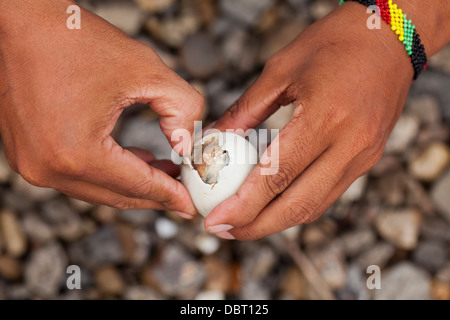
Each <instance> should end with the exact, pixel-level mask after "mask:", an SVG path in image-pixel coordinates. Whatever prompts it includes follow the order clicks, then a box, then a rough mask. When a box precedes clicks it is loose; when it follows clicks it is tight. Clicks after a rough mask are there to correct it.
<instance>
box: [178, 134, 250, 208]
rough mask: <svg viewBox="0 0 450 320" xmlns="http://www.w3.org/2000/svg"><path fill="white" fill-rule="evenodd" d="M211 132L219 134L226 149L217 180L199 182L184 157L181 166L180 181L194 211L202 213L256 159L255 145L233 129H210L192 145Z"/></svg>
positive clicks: (235, 183)
mask: <svg viewBox="0 0 450 320" xmlns="http://www.w3.org/2000/svg"><path fill="white" fill-rule="evenodd" d="M213 136H216V137H217V138H219V146H220V147H221V148H222V149H223V150H226V151H227V152H228V156H229V160H230V161H229V164H228V165H227V166H225V167H223V168H222V169H221V170H220V171H219V176H218V180H217V183H215V184H213V185H211V184H207V183H205V182H203V180H202V179H201V178H200V176H199V174H198V172H197V170H195V169H194V168H193V166H192V164H191V162H190V160H189V159H186V158H185V161H184V163H183V164H182V167H181V182H182V183H183V184H184V185H185V186H186V188H187V189H188V191H189V194H190V195H191V198H192V201H193V202H194V205H195V207H196V208H197V211H198V212H199V213H200V214H201V215H203V216H204V217H206V216H207V215H208V214H209V213H210V212H211V211H212V210H213V209H214V208H215V207H216V206H217V205H218V204H219V203H221V202H223V201H224V200H226V199H227V198H229V197H231V196H232V195H234V194H235V193H236V192H237V191H238V190H239V187H240V186H241V185H242V183H243V182H244V180H245V179H246V178H247V176H248V175H249V173H250V171H251V170H252V169H253V167H254V166H255V165H256V163H257V161H258V154H257V151H256V149H255V147H254V146H253V145H252V144H251V143H250V142H248V141H247V140H246V139H245V138H243V137H241V136H239V135H237V134H235V133H230V132H219V133H213V134H210V135H207V136H205V137H203V139H202V140H201V141H199V142H198V143H196V145H198V144H200V145H201V144H202V143H203V142H204V141H207V140H208V139H210V138H211V137H213Z"/></svg>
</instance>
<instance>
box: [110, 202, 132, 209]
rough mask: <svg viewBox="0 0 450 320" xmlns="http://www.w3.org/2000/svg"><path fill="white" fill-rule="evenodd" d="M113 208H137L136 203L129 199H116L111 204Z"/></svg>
mask: <svg viewBox="0 0 450 320" xmlns="http://www.w3.org/2000/svg"><path fill="white" fill-rule="evenodd" d="M111 206H112V207H113V208H116V209H119V210H131V209H134V208H135V204H134V203H132V202H131V201H129V200H124V199H119V200H117V201H115V202H114V203H113V204H111Z"/></svg>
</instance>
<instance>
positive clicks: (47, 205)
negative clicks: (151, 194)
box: [0, 0, 450, 300]
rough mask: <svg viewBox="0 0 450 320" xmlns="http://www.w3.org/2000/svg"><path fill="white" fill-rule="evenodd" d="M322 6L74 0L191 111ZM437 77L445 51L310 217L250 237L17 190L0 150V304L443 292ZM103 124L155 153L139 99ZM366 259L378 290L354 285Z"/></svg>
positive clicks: (159, 145)
mask: <svg viewBox="0 0 450 320" xmlns="http://www.w3.org/2000/svg"><path fill="white" fill-rule="evenodd" d="M337 2H338V1H337V0H336V1H309V0H286V1H276V0H245V1H238V0H223V1H213V0H190V1H187V0H183V1H176V0H158V1H154V0H135V1H99V0H98V1H88V0H86V1H80V3H81V4H82V5H83V6H85V7H87V8H89V9H91V10H92V11H94V12H95V13H97V14H99V15H101V16H102V17H104V18H105V19H106V20H108V21H110V22H111V23H113V24H114V25H116V26H117V27H119V28H121V29H122V30H123V31H125V32H126V33H127V34H129V35H130V36H131V37H133V38H135V39H137V40H139V41H141V42H144V43H146V44H149V45H151V46H152V47H153V48H154V49H155V50H156V51H157V53H158V54H159V55H160V56H161V57H162V58H163V60H164V61H165V63H166V64H167V65H169V66H170V67H171V68H173V69H175V70H176V71H177V72H178V73H179V74H180V75H181V76H182V77H183V78H185V79H186V80H187V81H189V82H190V83H191V84H193V85H194V86H195V87H196V88H198V90H199V91H200V92H202V93H203V94H204V95H205V97H206V99H207V108H206V111H205V114H204V117H203V120H206V121H211V120H213V119H216V118H217V117H219V116H220V115H221V114H222V113H223V112H224V110H225V109H226V108H227V107H228V106H229V105H230V104H231V103H232V102H233V101H234V100H236V99H237V98H238V97H239V96H240V95H241V93H242V92H243V91H244V90H245V88H246V87H247V86H248V84H249V83H250V82H251V81H252V80H253V79H254V78H255V76H257V74H258V73H259V72H260V71H261V68H262V66H263V65H264V62H265V61H266V60H267V59H268V57H270V56H271V55H272V54H273V53H274V52H276V51H277V50H279V49H280V48H282V47H283V46H284V45H285V44H286V43H288V42H289V41H291V40H292V39H293V38H294V37H295V36H296V35H297V34H298V32H300V31H301V30H303V29H304V28H305V27H306V26H307V25H309V24H310V23H312V22H313V21H315V20H317V19H319V18H320V17H322V16H324V15H325V14H327V13H328V12H329V11H330V10H332V9H333V8H334V7H335V6H336V5H337ZM449 88H450V46H447V47H446V49H445V50H443V51H442V52H441V53H440V54H438V55H437V56H435V57H433V58H432V59H431V61H430V68H429V70H427V71H426V72H425V73H424V74H422V76H421V77H420V78H419V80H418V81H417V82H415V83H414V85H413V88H412V90H411V92H410V95H409V98H408V101H407V104H406V107H405V110H404V112H403V115H402V116H401V118H400V120H399V122H398V124H397V126H396V127H395V129H394V131H393V133H392V135H391V136H390V138H389V141H388V143H387V146H386V150H385V154H384V156H383V157H382V159H381V160H380V162H379V163H378V164H377V165H376V166H375V167H374V168H373V169H372V170H371V171H370V172H369V173H368V174H366V175H365V176H363V177H361V178H359V179H358V180H357V181H356V182H355V183H354V184H353V185H352V186H351V187H350V188H349V189H348V190H347V192H346V193H345V194H344V195H343V196H342V197H341V198H340V199H339V200H338V201H337V202H336V203H335V204H334V205H333V206H332V207H331V208H330V209H329V210H328V211H327V212H326V214H325V215H324V216H323V217H322V218H320V219H319V220H318V221H316V222H314V223H312V224H309V225H304V226H298V227H295V228H292V229H289V230H286V231H285V232H282V233H280V234H277V235H274V236H270V237H267V238H265V239H262V240H258V241H253V242H238V241H225V240H220V239H217V238H215V237H213V236H211V235H208V234H206V233H205V231H204V229H203V219H202V218H201V217H197V218H196V219H194V220H193V221H181V220H180V219H179V218H178V217H177V216H176V215H174V214H172V213H171V212H160V211H154V210H141V211H120V210H116V209H112V208H109V207H105V206H92V205H90V204H87V203H84V202H81V201H78V200H74V199H70V198H68V197H66V196H64V195H62V194H59V193H58V192H56V191H54V190H50V189H41V188H37V187H34V186H31V185H29V184H28V183H27V182H26V181H24V180H23V179H22V178H21V177H20V176H19V175H17V174H15V173H13V172H12V171H11V170H10V169H9V167H8V164H7V161H6V158H5V157H4V154H3V153H0V299H332V298H335V299H445V300H447V299H450V263H449V255H450V166H449V163H450V145H449V142H450V139H449V137H450V91H449V90H448V89H449ZM289 115H290V109H289V108H284V109H283V110H282V111H280V112H277V113H276V114H275V115H274V116H272V117H271V118H270V119H269V120H268V121H266V122H265V123H264V127H266V128H280V127H282V125H283V124H284V123H285V122H286V121H287V119H288V118H289ZM114 134H115V137H116V139H117V140H118V141H119V142H120V143H121V144H122V145H128V146H129V145H133V146H137V147H142V148H148V149H151V150H153V151H155V153H156V154H157V156H158V157H161V158H163V157H165V158H168V157H169V153H170V147H169V145H168V143H167V141H166V140H165V138H164V137H163V135H162V133H161V132H160V130H159V125H158V122H157V117H156V115H155V114H154V113H153V112H151V111H150V110H148V108H146V107H143V106H135V107H133V108H130V109H129V110H127V112H126V113H125V114H124V115H123V116H122V117H121V119H120V120H119V124H118V126H117V128H116V130H115V133H114ZM149 137H152V139H150V138H149ZM69 265H77V266H79V267H80V270H81V290H70V289H68V287H67V285H66V284H67V283H66V280H67V279H68V277H69V276H70V274H68V273H67V267H68V266H69ZM371 265H375V266H378V267H379V268H380V270H381V277H380V279H381V289H369V288H368V287H370V283H369V286H367V279H368V278H369V277H370V276H371V272H372V271H370V270H371V269H370V268H369V270H368V267H369V266H371ZM368 271H369V273H368ZM370 280H371V279H369V282H371V281H370ZM371 283H372V282H371Z"/></svg>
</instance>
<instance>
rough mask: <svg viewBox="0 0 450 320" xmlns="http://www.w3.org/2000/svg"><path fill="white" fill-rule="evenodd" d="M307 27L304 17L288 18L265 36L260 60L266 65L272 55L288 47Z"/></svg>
mask: <svg viewBox="0 0 450 320" xmlns="http://www.w3.org/2000/svg"><path fill="white" fill-rule="evenodd" d="M305 28H306V22H305V21H304V19H301V18H299V19H294V20H287V21H285V22H284V23H282V24H280V25H279V26H277V27H276V28H274V30H273V31H271V32H270V33H269V34H268V35H267V36H266V37H264V39H263V41H262V44H261V50H260V51H259V57H258V61H259V63H260V64H261V65H264V64H265V63H266V62H267V60H269V58H270V57H272V56H273V55H274V54H275V53H277V52H278V51H280V50H281V49H283V48H284V47H286V46H287V45H288V44H289V43H291V42H292V41H293V40H294V39H295V38H297V36H298V35H299V34H300V33H301V32H302V31H303V30H304V29H305Z"/></svg>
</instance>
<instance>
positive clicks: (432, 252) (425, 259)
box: [413, 240, 447, 272]
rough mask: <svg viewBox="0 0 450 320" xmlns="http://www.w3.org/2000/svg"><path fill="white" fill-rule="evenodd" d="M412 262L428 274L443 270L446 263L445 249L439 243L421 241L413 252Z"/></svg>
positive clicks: (442, 244) (441, 243)
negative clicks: (428, 272)
mask: <svg viewBox="0 0 450 320" xmlns="http://www.w3.org/2000/svg"><path fill="white" fill-rule="evenodd" d="M413 259H414V261H415V262H416V263H417V264H419V265H421V266H423V267H424V268H425V269H427V270H428V271H430V272H435V271H437V270H438V269H440V268H443V267H444V266H445V265H446V263H447V249H446V246H445V244H444V243H443V242H440V241H433V240H432V241H422V242H420V243H419V245H418V246H417V248H416V249H415V250H414V252H413Z"/></svg>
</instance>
